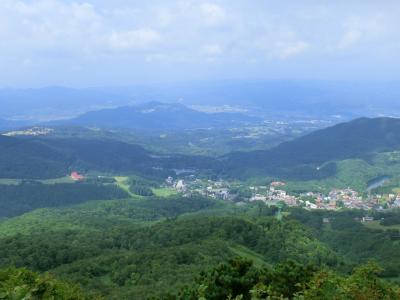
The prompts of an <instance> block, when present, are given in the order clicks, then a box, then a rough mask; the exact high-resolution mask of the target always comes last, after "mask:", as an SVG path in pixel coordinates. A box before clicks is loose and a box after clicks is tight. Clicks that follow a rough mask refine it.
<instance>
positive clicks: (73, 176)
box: [71, 172, 85, 181]
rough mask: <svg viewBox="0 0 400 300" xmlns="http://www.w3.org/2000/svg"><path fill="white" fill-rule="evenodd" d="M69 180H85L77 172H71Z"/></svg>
mask: <svg viewBox="0 0 400 300" xmlns="http://www.w3.org/2000/svg"><path fill="white" fill-rule="evenodd" d="M71 178H72V179H73V180H75V181H80V180H83V179H85V177H84V176H83V175H80V174H79V173H78V172H72V173H71Z"/></svg>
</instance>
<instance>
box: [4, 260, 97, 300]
mask: <svg viewBox="0 0 400 300" xmlns="http://www.w3.org/2000/svg"><path fill="white" fill-rule="evenodd" d="M0 299H2V300H14V299H59V300H89V299H92V300H95V299H100V298H99V297H96V296H94V297H88V296H86V295H85V294H84V293H83V292H82V290H81V289H80V288H79V286H78V285H71V284H69V283H66V282H63V281H60V280H58V279H55V278H53V277H52V276H50V275H45V276H42V275H39V274H37V273H34V272H31V271H29V270H27V269H16V268H8V269H0Z"/></svg>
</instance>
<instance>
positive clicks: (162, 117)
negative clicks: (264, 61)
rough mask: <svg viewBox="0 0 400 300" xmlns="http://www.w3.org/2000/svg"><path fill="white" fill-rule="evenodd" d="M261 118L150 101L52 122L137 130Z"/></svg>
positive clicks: (225, 125) (223, 125)
mask: <svg viewBox="0 0 400 300" xmlns="http://www.w3.org/2000/svg"><path fill="white" fill-rule="evenodd" d="M260 121H261V119H259V118H257V117H251V116H247V115H245V114H242V113H205V112H200V111H196V110H193V109H190V108H188V107H186V106H185V105H182V104H167V103H160V102H150V103H145V104H142V105H137V106H124V107H119V108H114V109H103V110H98V111H92V112H88V113H85V114H83V115H81V116H79V117H77V118H74V119H70V120H64V121H59V122H54V123H53V124H62V125H78V126H87V127H99V128H125V129H140V130H185V129H199V128H230V127H233V126H238V125H245V124H255V123H258V122H260Z"/></svg>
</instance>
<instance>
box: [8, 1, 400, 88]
mask: <svg viewBox="0 0 400 300" xmlns="http://www.w3.org/2000/svg"><path fill="white" fill-rule="evenodd" d="M399 15H400V1H389V0H380V1H375V0H374V1H368V0H363V1H355V0H347V1H341V0H335V1H323V0H320V1H311V0H310V1H306V0H293V1H285V0H280V1H268V0H252V1H249V0H215V1H213V0H210V1H194V0H193V1H192V0H187V1H185V0H168V1H167V0H163V1H160V0H146V1H127V0H113V1H108V0H107V1H106V0H86V1H79V0H75V1H66V0H64V1H62V0H36V1H33V0H31V1H22V0H1V1H0V69H1V70H2V72H1V73H0V86H14V87H29V86H47V85H66V86H81V87H82V86H99V85H108V86H109V85H133V84H138V83H154V82H175V81H190V80H202V81H204V80H219V79H300V80H305V79H318V80H399V79H400V73H399V70H400V32H399V29H400V18H399V17H398V16H399Z"/></svg>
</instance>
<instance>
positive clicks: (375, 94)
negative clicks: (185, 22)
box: [0, 80, 400, 121]
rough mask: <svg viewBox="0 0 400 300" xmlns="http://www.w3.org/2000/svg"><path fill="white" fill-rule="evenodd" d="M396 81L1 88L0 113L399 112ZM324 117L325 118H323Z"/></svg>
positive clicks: (37, 116)
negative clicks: (177, 108)
mask: <svg viewBox="0 0 400 300" xmlns="http://www.w3.org/2000/svg"><path fill="white" fill-rule="evenodd" d="M399 99H400V88H399V85H398V83H397V82H374V83H371V82H337V81H336V82H335V81H240V80H236V81H216V82H197V83H196V82H192V83H182V84H174V85H162V84H157V85H152V86H131V87H95V88H83V89H77V88H66V87H44V88H35V89H17V88H3V89H0V118H8V119H10V118H12V119H16V118H18V119H24V120H35V121H38V120H40V121H45V120H55V119H60V118H71V117H76V116H78V115H80V114H82V113H85V112H88V111H92V110H95V109H102V108H114V107H119V106H127V105H132V104H140V103H146V102H150V101H160V102H167V103H182V104H184V105H187V106H192V105H195V106H208V107H222V106H225V105H227V106H231V107H237V108H245V109H248V110H251V111H252V112H253V113H258V114H260V116H263V117H265V116H268V117H269V118H272V117H275V118H285V117H286V118H288V117H289V118H292V117H293V116H301V117H310V118H327V117H329V116H332V115H341V116H344V117H345V119H349V118H355V117H360V116H378V115H379V114H384V115H389V116H400V104H399V101H398V100H399ZM322 116H323V117H322Z"/></svg>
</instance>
